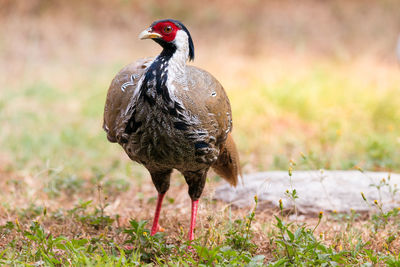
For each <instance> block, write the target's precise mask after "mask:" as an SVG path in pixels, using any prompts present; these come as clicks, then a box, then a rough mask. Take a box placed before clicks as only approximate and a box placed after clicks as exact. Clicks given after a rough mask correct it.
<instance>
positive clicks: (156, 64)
mask: <svg viewBox="0 0 400 267" xmlns="http://www.w3.org/2000/svg"><path fill="white" fill-rule="evenodd" d="M187 59H188V49H179V48H176V47H174V46H171V47H164V49H163V51H162V52H161V53H160V54H159V55H158V56H157V57H156V58H155V59H154V60H153V62H152V63H151V65H150V66H149V67H148V68H147V70H146V72H145V74H144V77H143V80H142V83H141V84H140V87H139V88H140V96H141V97H143V99H144V100H145V101H147V102H148V103H150V104H152V103H156V102H157V98H158V96H161V99H163V100H164V102H167V104H168V103H170V102H171V100H172V98H174V95H175V94H174V91H175V90H176V86H182V87H183V88H186V87H187V80H186V61H187Z"/></svg>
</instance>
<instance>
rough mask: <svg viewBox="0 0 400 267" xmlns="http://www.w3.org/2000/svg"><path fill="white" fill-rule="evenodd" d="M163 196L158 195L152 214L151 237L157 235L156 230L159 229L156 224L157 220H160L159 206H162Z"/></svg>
mask: <svg viewBox="0 0 400 267" xmlns="http://www.w3.org/2000/svg"><path fill="white" fill-rule="evenodd" d="M164 196H165V193H164V194H160V193H159V194H158V197H157V206H156V211H155V213H154V220H153V226H152V227H151V235H155V234H156V233H157V231H158V229H159V228H160V225H159V224H158V219H159V218H160V211H161V205H162V202H163V199H164Z"/></svg>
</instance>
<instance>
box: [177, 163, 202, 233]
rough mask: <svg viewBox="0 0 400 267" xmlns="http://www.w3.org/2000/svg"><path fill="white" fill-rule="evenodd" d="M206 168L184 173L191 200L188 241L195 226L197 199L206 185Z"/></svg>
mask: <svg viewBox="0 0 400 267" xmlns="http://www.w3.org/2000/svg"><path fill="white" fill-rule="evenodd" d="M207 171H208V168H206V169H200V170H197V171H185V172H184V173H183V176H185V180H186V183H187V184H188V186H189V196H190V198H191V199H192V215H191V218H190V229H189V240H193V239H194V227H195V225H196V217H197V207H198V204H199V198H200V196H201V193H202V192H203V189H204V185H205V183H206V176H207Z"/></svg>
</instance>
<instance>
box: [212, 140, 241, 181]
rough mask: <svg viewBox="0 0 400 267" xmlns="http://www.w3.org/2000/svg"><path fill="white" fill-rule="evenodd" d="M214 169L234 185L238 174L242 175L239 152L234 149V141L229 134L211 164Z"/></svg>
mask: <svg viewBox="0 0 400 267" xmlns="http://www.w3.org/2000/svg"><path fill="white" fill-rule="evenodd" d="M212 168H213V169H214V171H215V172H216V173H217V174H218V175H220V176H222V178H224V179H225V180H227V181H228V182H229V183H230V184H231V185H233V186H236V185H237V183H238V179H239V176H242V170H241V168H240V162H239V154H238V152H237V150H236V145H235V142H234V141H233V138H232V136H231V134H230V133H229V134H228V137H227V139H226V141H225V144H224V145H223V147H222V148H221V151H220V154H219V156H218V159H217V161H216V162H215V163H214V164H213V165H212Z"/></svg>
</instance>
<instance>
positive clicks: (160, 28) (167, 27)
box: [152, 21, 180, 42]
mask: <svg viewBox="0 0 400 267" xmlns="http://www.w3.org/2000/svg"><path fill="white" fill-rule="evenodd" d="M178 30H180V29H179V28H178V27H177V26H176V25H175V24H174V23H171V22H168V21H166V22H160V23H157V24H156V25H154V26H153V27H152V32H156V33H159V34H161V36H162V37H161V38H162V39H163V40H164V41H166V42H172V41H173V40H174V39H175V36H176V32H177V31H178Z"/></svg>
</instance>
